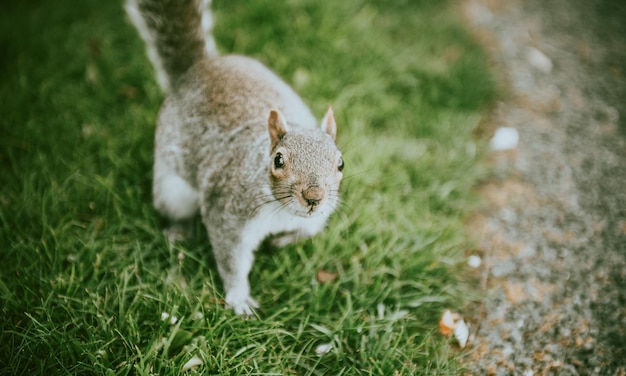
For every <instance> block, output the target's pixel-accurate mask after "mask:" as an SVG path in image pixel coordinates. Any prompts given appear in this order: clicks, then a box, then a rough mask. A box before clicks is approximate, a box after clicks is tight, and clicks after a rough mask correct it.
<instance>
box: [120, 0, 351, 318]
mask: <svg viewBox="0 0 626 376" xmlns="http://www.w3.org/2000/svg"><path fill="white" fill-rule="evenodd" d="M126 10H127V13H128V14H129V16H130V18H131V20H132V22H133V23H134V25H135V26H136V27H137V29H138V30H139V32H140V34H141V36H142V38H143V39H144V41H145V42H146V44H147V49H148V56H149V58H150V60H151V61H152V63H153V65H154V67H155V70H156V71H157V79H158V82H159V84H160V85H161V87H162V88H163V90H164V91H165V93H166V99H165V101H164V103H163V105H162V108H161V111H160V113H159V116H158V124H157V129H156V138H155V151H154V177H153V179H154V180H153V195H154V205H155V207H156V209H157V210H158V211H159V212H160V213H161V214H162V215H163V216H164V217H166V218H167V219H168V220H169V221H170V227H169V228H168V229H166V231H165V233H166V235H168V238H169V239H170V240H172V241H174V240H176V239H178V238H180V237H181V236H182V235H183V234H184V233H185V231H184V229H185V228H184V225H185V224H187V225H188V222H189V220H190V219H191V218H193V217H195V216H196V215H197V213H198V212H199V213H200V215H201V217H202V221H203V223H204V226H205V227H206V230H207V232H208V235H209V239H210V242H211V246H212V249H213V253H214V255H215V259H216V261H217V266H218V270H219V274H220V276H221V278H222V281H223V284H224V289H225V291H226V298H225V300H226V304H227V305H228V306H230V307H232V308H233V309H234V311H235V312H236V313H237V314H244V315H251V314H252V313H253V309H254V308H257V307H258V304H257V302H256V301H255V300H254V299H252V298H251V297H250V286H249V283H248V274H249V272H250V270H251V268H252V264H253V259H254V255H253V253H254V250H255V249H256V248H257V247H258V246H259V244H260V243H261V242H262V241H263V240H264V239H265V238H266V237H268V236H271V237H272V242H273V244H275V245H276V246H279V247H282V246H285V245H287V244H290V243H292V242H294V241H297V240H300V239H304V238H307V237H310V236H312V235H315V234H316V233H318V232H320V231H321V230H322V229H323V228H324V227H325V225H326V222H327V219H328V217H329V216H330V214H331V213H332V212H333V211H334V210H335V209H336V208H337V206H338V203H339V186H340V184H341V180H342V176H343V173H342V171H343V168H344V163H343V159H342V155H341V152H340V151H339V149H338V148H337V146H336V144H335V137H336V133H337V126H336V123H335V119H334V117H333V111H332V109H330V108H329V110H328V112H327V113H326V115H325V116H324V119H323V120H322V122H321V127H320V126H319V125H317V124H318V123H317V121H316V120H315V118H314V117H313V115H312V114H311V111H310V110H309V109H308V107H307V106H306V105H305V104H304V102H303V101H302V99H300V97H299V96H298V95H297V94H296V93H295V92H294V91H293V90H292V89H291V88H290V87H289V86H288V85H287V84H286V83H285V82H283V81H282V80H281V79H280V78H278V77H277V76H276V75H275V74H274V73H272V72H271V71H270V70H269V69H268V68H266V67H265V66H263V65H262V64H261V63H259V62H258V61H256V60H253V59H250V58H247V57H244V56H237V55H224V56H219V55H218V53H217V49H216V48H215V42H214V41H213V38H212V36H211V34H210V31H211V27H212V19H211V14H210V10H209V4H208V1H206V0H204V1H202V2H201V1H200V0H127V2H126Z"/></svg>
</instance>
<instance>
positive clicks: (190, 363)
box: [183, 355, 202, 371]
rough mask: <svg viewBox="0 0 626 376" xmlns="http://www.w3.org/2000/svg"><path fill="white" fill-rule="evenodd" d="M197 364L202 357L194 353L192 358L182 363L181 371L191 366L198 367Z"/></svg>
mask: <svg viewBox="0 0 626 376" xmlns="http://www.w3.org/2000/svg"><path fill="white" fill-rule="evenodd" d="M199 365H202V359H200V358H198V357H197V356H195V355H194V357H193V358H191V359H189V360H188V361H187V363H185V365H183V371H187V370H190V369H192V368H195V367H198V366H199Z"/></svg>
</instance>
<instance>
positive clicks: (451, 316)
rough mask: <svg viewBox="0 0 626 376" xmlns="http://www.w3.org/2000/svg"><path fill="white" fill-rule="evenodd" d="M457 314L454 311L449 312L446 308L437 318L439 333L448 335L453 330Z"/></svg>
mask: <svg viewBox="0 0 626 376" xmlns="http://www.w3.org/2000/svg"><path fill="white" fill-rule="evenodd" d="M455 315H456V316H458V315H457V314H456V313H452V312H450V310H449V309H446V310H445V311H444V312H443V315H442V316H441V319H440V320H439V333H441V334H443V335H444V336H449V335H450V334H452V333H453V332H454V327H455V322H454V321H455V317H456V316H455Z"/></svg>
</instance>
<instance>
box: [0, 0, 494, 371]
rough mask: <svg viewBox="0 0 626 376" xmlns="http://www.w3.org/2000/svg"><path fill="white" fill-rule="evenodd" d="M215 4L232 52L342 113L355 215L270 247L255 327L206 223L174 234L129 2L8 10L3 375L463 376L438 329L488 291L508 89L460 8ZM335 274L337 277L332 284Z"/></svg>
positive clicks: (347, 201) (2, 126) (157, 97)
mask: <svg viewBox="0 0 626 376" xmlns="http://www.w3.org/2000/svg"><path fill="white" fill-rule="evenodd" d="M214 3H215V4H214V5H213V8H214V10H215V12H214V13H215V16H216V20H217V25H216V32H215V34H216V37H217V40H218V44H219V46H220V49H221V51H222V52H236V53H243V54H247V55H250V56H254V57H256V58H258V59H259V60H261V61H263V62H264V63H266V64H267V65H268V66H270V67H271V68H272V69H274V70H275V71H277V72H279V74H280V75H281V76H282V77H284V78H285V79H286V80H287V81H288V82H290V83H291V84H293V86H294V87H295V88H296V90H297V91H298V92H299V93H301V95H302V96H303V97H304V98H305V101H307V103H309V104H310V106H311V108H312V109H313V110H314V111H315V113H316V114H317V115H318V116H321V115H322V114H323V111H324V110H325V108H326V107H327V106H328V105H331V104H332V105H333V107H334V110H335V114H336V117H337V121H338V125H339V136H338V140H339V144H340V146H341V147H342V149H343V150H344V159H345V161H346V170H345V172H346V176H347V178H346V179H345V182H344V185H343V187H342V196H343V205H342V207H341V209H340V211H339V212H338V213H337V214H336V215H334V216H333V218H332V220H331V222H330V224H329V227H328V230H327V231H326V232H324V233H323V234H321V235H319V236H317V237H315V238H314V239H312V240H309V241H307V242H303V243H301V244H298V245H294V246H291V247H288V248H286V249H282V250H262V251H260V252H259V253H258V255H257V261H256V263H255V267H254V270H253V272H252V275H251V281H252V294H253V296H254V297H256V298H258V300H259V302H260V303H261V306H262V310H260V311H259V312H258V318H256V319H254V320H242V319H241V318H239V317H236V316H235V315H234V314H233V313H232V312H231V311H229V310H226V309H225V308H224V306H223V304H222V302H221V298H222V288H221V284H220V282H219V278H217V275H216V268H215V264H214V261H213V258H212V256H211V254H210V252H209V250H208V247H207V244H208V243H207V239H206V235H205V234H204V233H203V232H202V229H201V228H200V226H197V231H196V232H197V234H196V236H195V237H194V238H193V239H192V240H191V241H189V242H187V243H186V244H183V245H180V246H175V247H168V245H167V243H166V242H165V240H164V238H163V236H162V234H161V224H160V220H159V218H158V216H157V215H156V213H155V211H154V210H153V208H152V206H151V198H150V177H151V160H152V138H153V132H154V123H155V117H156V114H157V111H158V109H159V106H160V102H161V100H162V95H161V93H160V92H159V90H158V87H157V85H156V82H155V80H154V77H153V72H152V70H151V68H150V66H149V63H148V61H147V59H146V57H145V54H144V47H143V45H142V43H141V42H140V40H139V38H138V36H137V34H136V32H135V31H134V30H133V29H132V28H131V27H130V26H129V24H128V23H127V22H126V19H125V16H124V13H123V10H122V5H121V1H97V0H82V1H70V0H56V1H44V0H22V1H16V2H11V3H10V4H9V3H7V4H5V5H4V8H3V12H1V14H0V54H1V55H0V82H2V84H1V85H0V247H1V250H0V265H1V267H0V312H1V315H2V316H1V320H0V331H1V338H0V373H2V374H16V375H20V374H23V375H37V374H46V375H56V374H89V375H91V374H102V375H118V374H119V375H126V374H145V375H148V374H158V375H169V374H178V373H181V372H182V366H183V364H185V363H186V362H187V361H188V360H189V359H190V358H191V357H193V356H197V357H199V358H200V359H202V361H203V364H202V365H201V366H200V367H199V368H197V369H195V370H191V371H188V373H190V374H195V373H203V374H227V375H239V374H241V375H244V374H245V375H248V374H249V375H252V374H254V375H259V374H266V375H267V374H278V375H282V374H298V375H307V374H311V375H322V374H325V375H370V374H372V375H394V374H399V375H409V374H452V375H453V374H457V373H458V372H459V366H458V364H457V363H456V360H455V353H456V352H455V350H454V345H453V344H451V343H449V342H448V340H447V339H445V338H442V337H441V336H440V335H439V334H438V333H437V330H436V327H437V325H436V324H437V321H438V319H439V316H440V315H441V312H442V310H443V309H444V308H447V307H452V308H454V307H459V306H462V305H463V304H464V303H466V302H467V300H468V299H469V297H470V296H472V290H471V286H469V285H468V284H467V283H465V282H464V281H463V279H462V277H460V276H462V274H463V264H464V260H463V252H464V250H465V249H466V247H468V240H467V236H466V234H465V233H464V229H463V224H462V221H463V218H464V215H465V214H466V213H467V211H468V210H469V209H470V207H471V205H472V202H473V201H472V196H471V193H470V188H471V186H472V184H474V183H475V182H476V179H477V178H478V176H479V171H480V168H479V166H478V159H479V154H480V153H479V152H477V147H476V146H475V143H474V142H473V141H472V139H471V134H472V131H473V130H474V128H475V127H476V125H477V122H478V119H479V116H480V113H481V110H482V109H483V107H484V106H485V104H487V103H488V102H489V101H490V100H491V98H492V97H493V83H492V81H491V78H490V75H489V72H488V67H487V64H486V62H485V58H484V56H483V53H482V52H481V51H480V50H479V49H478V48H477V47H476V46H475V44H474V42H473V41H472V40H471V39H470V38H469V37H468V35H467V34H466V33H465V31H464V30H463V29H462V28H461V27H460V26H459V21H458V19H457V18H456V17H457V16H456V15H455V14H454V11H453V4H447V3H446V2H445V1H444V2H433V1H425V0H423V1H401V0H394V1H383V0H374V1H362V0H352V1H332V0H327V1H314V0H294V1H286V2H277V1H270V0H258V1H254V2H247V1H244V0H238V1H226V0H220V1H218V0H215V1H214ZM249 3H250V4H249ZM318 270H327V271H330V272H336V273H338V274H339V276H338V278H337V279H336V280H334V281H332V282H328V283H319V282H318V281H317V280H316V278H315V275H316V272H317V271H318ZM163 312H166V313H168V314H169V315H170V317H171V316H176V317H178V321H177V322H176V323H174V324H173V323H172V322H171V321H170V320H169V319H166V320H162V313H163ZM326 343H332V346H333V347H332V350H331V351H330V352H329V353H327V354H325V355H323V356H318V355H317V354H316V353H315V348H316V347H317V346H318V345H320V344H326Z"/></svg>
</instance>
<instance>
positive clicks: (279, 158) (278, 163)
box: [274, 153, 285, 168]
mask: <svg viewBox="0 0 626 376" xmlns="http://www.w3.org/2000/svg"><path fill="white" fill-rule="evenodd" d="M274 167H276V168H283V167H285V159H284V158H283V155H282V154H281V153H276V156H275V157H274Z"/></svg>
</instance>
